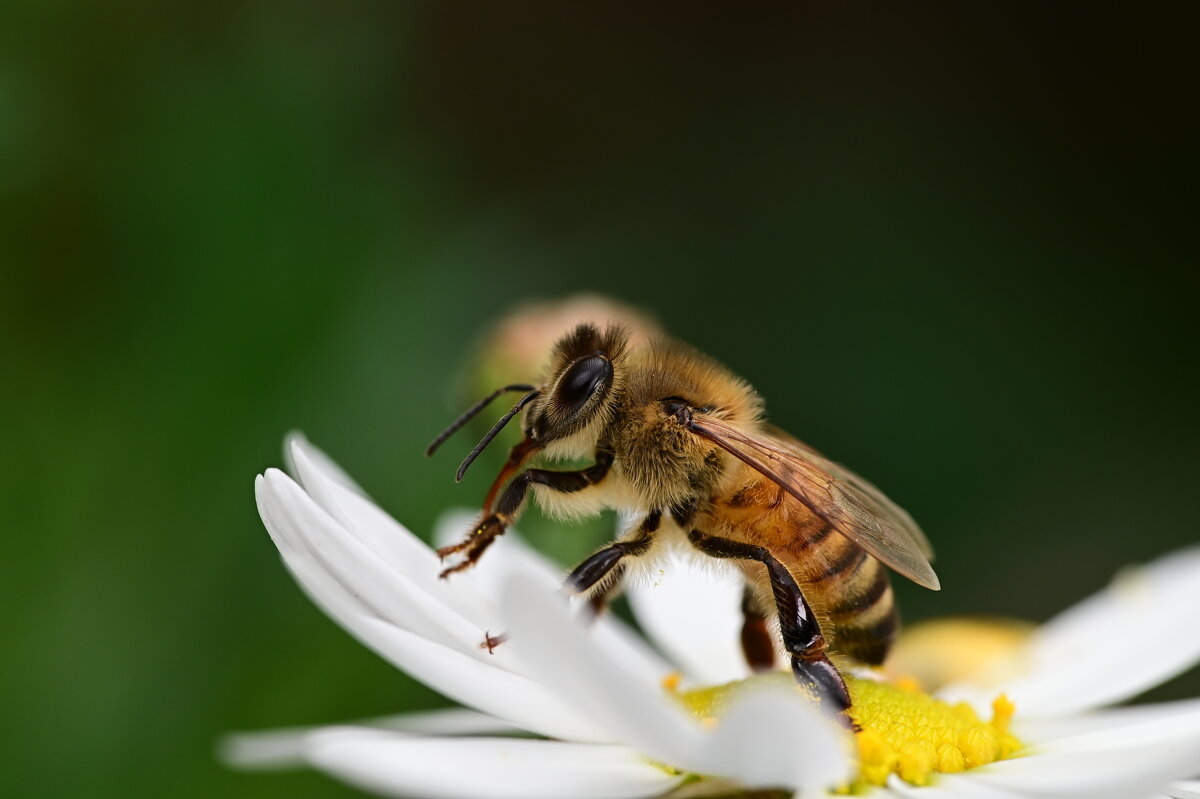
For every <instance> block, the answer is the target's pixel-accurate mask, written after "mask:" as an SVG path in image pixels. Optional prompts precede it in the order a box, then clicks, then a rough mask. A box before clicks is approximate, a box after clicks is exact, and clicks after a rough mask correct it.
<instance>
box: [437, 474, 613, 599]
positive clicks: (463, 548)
mask: <svg viewBox="0 0 1200 799" xmlns="http://www.w3.org/2000/svg"><path fill="white" fill-rule="evenodd" d="M612 462H613V456H612V455H611V454H609V453H607V452H603V451H600V452H597V453H596V464H595V465H594V466H589V467H587V468H586V469H579V470H578V471H573V472H553V471H549V470H547V469H526V470H525V471H523V472H521V473H520V474H518V475H517V476H516V477H514V478H513V480H512V482H510V483H509V484H508V485H507V486H506V487H505V489H504V491H503V492H502V493H501V494H500V497H499V498H498V499H497V500H496V503H495V505H494V507H492V508H491V509H490V512H489V513H488V514H487V515H486V516H484V517H483V519H482V520H481V521H480V522H479V524H478V525H476V527H475V529H474V530H473V531H471V533H469V534H468V535H467V537H466V538H464V539H463V540H462V541H459V542H458V543H457V544H451V545H450V546H445V547H442V548H441V549H439V550H438V551H437V553H438V557H440V558H443V559H445V558H447V557H449V556H450V555H454V554H458V553H462V560H460V561H459V562H458V563H456V564H454V565H453V566H450V567H448V568H446V569H443V570H442V573H441V577H442V578H443V579H444V578H446V577H449V576H450V575H451V574H453V573H455V572H459V571H462V570H464V569H467V568H470V567H471V566H474V565H475V563H476V562H478V560H479V559H480V558H481V557H482V556H483V553H484V552H485V551H486V550H487V548H488V547H490V546H491V545H492V542H493V541H495V540H496V539H497V538H499V537H500V536H501V535H503V534H504V531H505V530H507V529H508V526H509V525H510V524H512V523H513V522H514V521H515V520H516V518H517V516H519V515H520V513H521V509H522V508H523V507H524V505H525V497H526V495H527V494H528V493H529V486H531V485H543V486H546V487H547V488H550V489H552V490H554V491H559V492H561V493H564V494H571V493H574V492H576V491H582V490H583V489H585V488H589V487H591V486H594V485H596V484H597V483H599V482H600V481H601V480H603V479H604V477H605V476H606V475H607V474H608V470H609V467H610V466H612Z"/></svg>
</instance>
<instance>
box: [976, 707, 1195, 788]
mask: <svg viewBox="0 0 1200 799" xmlns="http://www.w3.org/2000/svg"><path fill="white" fill-rule="evenodd" d="M1198 764H1200V711H1197V710H1191V711H1189V712H1185V713H1182V714H1180V715H1179V716H1178V717H1176V718H1173V719H1155V720H1152V721H1146V722H1143V723H1139V724H1135V725H1130V726H1128V727H1126V728H1124V729H1122V730H1120V731H1113V730H1102V731H1098V732H1094V733H1085V734H1082V735H1078V736H1073V737H1071V738H1066V739H1062V740H1060V741H1056V742H1054V743H1051V744H1045V745H1041V746H1037V747H1034V751H1033V752H1032V753H1031V754H1029V755H1027V756H1025V757H1018V758H1014V759H1011V760H1005V761H1002V762H999V763H993V764H991V765H989V766H985V767H983V768H980V769H976V770H975V771H972V772H971V773H970V774H967V775H963V776H962V777H961V778H960V779H965V778H973V779H975V780H978V781H979V782H980V783H981V784H986V785H990V786H995V787H999V788H1003V789H1006V790H1011V791H1014V792H1016V793H1019V794H1021V795H1023V796H1030V797H1047V799H1049V798H1050V797H1054V798H1055V799H1063V798H1065V797H1079V799H1085V798H1086V799H1129V797H1139V796H1150V795H1152V794H1154V793H1155V792H1156V791H1159V792H1161V791H1162V790H1163V789H1164V788H1165V787H1166V786H1167V785H1168V784H1169V783H1170V781H1171V780H1173V779H1178V778H1179V777H1182V776H1185V775H1188V774H1190V773H1192V772H1194V771H1195V769H1196V767H1197V765H1198Z"/></svg>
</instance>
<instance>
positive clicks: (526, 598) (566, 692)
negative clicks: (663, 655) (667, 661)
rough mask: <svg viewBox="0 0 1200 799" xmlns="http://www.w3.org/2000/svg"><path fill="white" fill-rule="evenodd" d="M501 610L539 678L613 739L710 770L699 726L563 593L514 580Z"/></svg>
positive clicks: (691, 767) (668, 760) (673, 761)
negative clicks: (606, 644)
mask: <svg viewBox="0 0 1200 799" xmlns="http://www.w3.org/2000/svg"><path fill="white" fill-rule="evenodd" d="M502 607H503V609H504V617H505V619H506V620H507V621H508V624H509V627H510V630H511V632H512V635H513V636H514V638H519V639H520V640H521V642H522V644H524V645H525V651H526V653H527V654H528V662H529V667H530V669H531V670H532V671H533V672H534V674H535V676H536V678H537V679H538V680H539V682H540V683H542V684H544V685H546V686H547V687H549V688H550V689H551V690H552V691H554V693H555V694H556V695H557V696H558V697H559V698H561V699H562V700H563V701H564V702H569V703H571V705H572V706H573V707H574V708H575V709H576V712H577V713H579V714H580V715H582V716H584V717H585V718H588V719H590V720H591V721H592V722H594V723H595V724H596V726H597V727H599V728H601V729H603V730H605V731H606V732H607V733H608V734H609V735H610V736H611V738H612V740H616V741H621V742H623V743H626V744H628V745H630V746H633V747H634V748H636V749H638V750H639V751H641V752H645V753H646V754H647V755H649V756H650V757H653V758H655V759H657V760H659V761H661V762H664V763H669V764H671V765H673V766H677V767H680V768H684V769H688V770H691V771H697V772H700V773H705V772H704V765H705V764H704V763H703V762H700V761H698V760H697V758H696V756H695V755H696V753H697V752H698V751H699V744H700V741H701V731H700V728H699V726H698V725H697V724H695V723H694V722H693V721H692V720H691V719H690V718H689V717H687V716H686V714H685V713H684V711H683V710H682V709H681V708H680V707H678V706H677V705H675V704H673V703H672V702H671V701H670V700H669V699H668V698H667V697H666V695H665V693H664V691H663V690H662V688H661V687H660V686H659V685H657V684H656V683H655V681H654V675H648V674H638V673H635V672H632V671H631V670H630V669H629V667H628V664H626V663H624V662H622V661H620V660H618V659H617V658H615V657H614V656H612V654H611V653H609V652H606V651H605V650H604V649H602V648H601V647H600V646H598V645H597V644H596V642H595V641H593V640H591V639H590V638H589V637H588V636H587V634H586V633H585V631H584V630H583V629H582V626H581V624H580V623H579V622H578V621H577V620H576V619H573V618H572V617H571V615H570V613H569V610H568V608H567V607H566V603H565V602H564V601H563V600H562V597H561V595H560V594H559V592H558V591H551V590H548V589H547V588H546V587H545V586H544V585H537V584H532V583H530V582H528V581H525V580H521V579H520V578H519V577H513V578H511V579H510V581H509V582H508V583H507V584H506V585H505V587H504V595H503V597H502Z"/></svg>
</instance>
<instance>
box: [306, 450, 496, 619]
mask: <svg viewBox="0 0 1200 799" xmlns="http://www.w3.org/2000/svg"><path fill="white" fill-rule="evenodd" d="M288 452H289V457H288V460H289V462H290V463H291V468H292V469H293V471H294V473H295V476H296V480H297V482H298V483H299V484H300V485H301V486H303V487H304V490H305V492H306V493H308V495H309V496H310V497H312V499H313V501H314V502H316V504H317V505H318V506H320V507H321V508H322V510H324V511H325V512H326V513H328V514H329V515H330V516H332V517H333V518H334V519H335V520H337V521H338V522H340V523H341V525H342V526H343V527H344V528H345V529H346V530H347V531H349V532H350V533H351V534H352V535H353V536H354V537H355V538H356V539H357V540H358V541H359V542H361V543H362V544H363V545H364V546H365V547H367V548H368V549H370V550H371V551H372V552H374V553H375V554H376V555H378V557H379V558H380V559H381V560H383V561H384V562H385V563H387V564H388V565H389V566H391V567H392V568H393V569H395V570H396V571H398V572H401V573H402V574H404V575H405V576H407V577H408V578H409V579H410V580H411V581H412V582H413V583H414V584H415V585H417V586H418V587H420V588H421V590H423V591H424V592H425V593H427V594H429V595H430V596H432V597H435V598H437V599H438V600H439V601H440V602H441V603H442V604H444V605H446V606H447V607H450V608H453V609H454V610H455V611H456V612H458V613H459V614H461V615H462V616H463V617H464V618H467V619H469V620H470V621H472V622H474V623H475V624H476V625H478V626H479V627H481V628H483V629H490V628H494V627H495V625H496V624H497V623H498V619H497V613H496V606H495V603H494V602H492V601H490V600H489V599H487V598H486V597H484V596H483V595H482V594H481V593H480V592H479V589H478V588H477V586H476V585H475V582H474V580H473V579H472V576H471V575H470V574H461V575H458V577H459V578H460V579H456V580H455V581H454V582H453V584H451V583H449V582H447V581H446V580H441V579H439V578H438V575H439V574H440V573H441V571H442V568H443V567H442V564H441V562H440V561H439V560H438V556H437V553H435V552H434V551H433V550H432V549H430V548H429V545H428V544H426V543H425V542H424V541H422V540H421V539H420V538H418V537H417V536H415V535H413V534H412V533H411V532H409V530H408V529H407V528H405V527H404V526H403V525H402V524H400V523H399V522H397V521H396V520H395V519H393V518H392V517H391V516H389V515H388V514H387V513H385V512H384V511H383V510H381V509H380V508H379V507H378V506H377V505H375V504H374V503H373V502H371V501H370V500H369V499H367V498H366V497H365V496H364V495H363V494H361V493H360V492H358V491H355V490H353V489H351V488H347V487H346V485H345V484H344V483H343V479H344V478H342V477H341V476H340V475H342V474H344V473H343V472H342V471H341V470H340V469H337V467H336V466H333V471H329V466H330V465H331V464H332V463H333V462H332V461H331V460H330V459H329V457H328V456H326V455H325V454H324V453H323V452H321V451H320V450H318V449H317V448H316V447H314V446H312V445H311V444H309V443H308V442H307V441H305V440H303V439H299V438H292V439H290V440H289V441H288Z"/></svg>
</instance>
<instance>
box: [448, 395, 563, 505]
mask: <svg viewBox="0 0 1200 799" xmlns="http://www.w3.org/2000/svg"><path fill="white" fill-rule="evenodd" d="M541 393H542V391H541V389H537V388H535V389H534V390H533V391H530V392H529V393H528V394H526V395H525V396H524V397H521V400H520V402H518V403H517V404H516V405H514V406H512V408H511V409H510V410H509V412H508V413H506V414H504V415H503V416H501V417H500V421H498V422H496V424H494V425H492V429H491V430H489V431H488V434H487V435H486V436H484V437H483V440H482V441H480V442H479V443H478V444H476V445H475V449H473V450H471V454H470V455H467V457H466V459H465V460H463V462H462V464H461V465H460V466H459V467H458V473H457V474H455V475H454V482H456V483H459V482H462V479H463V475H464V474H466V473H467V469H468V468H470V466H471V464H472V463H474V462H475V459H476V458H477V457H479V453H481V452H483V451H484V449H486V448H487V445H488V444H490V443H492V439H493V438H495V437H496V436H497V435H498V434H499V433H500V431H501V430H503V429H504V426H505V425H506V424H508V423H509V421H511V420H512V418H513V417H514V416H516V415H517V414H518V413H520V412H521V411H522V410H523V409H524V408H525V406H526V405H528V404H529V403H531V402H533V401H534V399H536V398H537V396H538V394H541Z"/></svg>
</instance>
